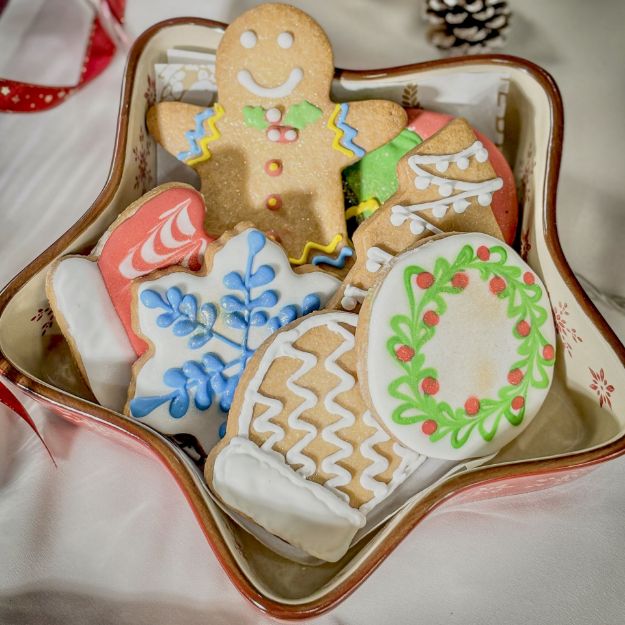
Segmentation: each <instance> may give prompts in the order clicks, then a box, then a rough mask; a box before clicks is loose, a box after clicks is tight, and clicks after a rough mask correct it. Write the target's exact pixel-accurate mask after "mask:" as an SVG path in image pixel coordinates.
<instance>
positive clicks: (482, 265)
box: [356, 232, 556, 460]
mask: <svg viewBox="0 0 625 625" xmlns="http://www.w3.org/2000/svg"><path fill="white" fill-rule="evenodd" d="M359 317H360V319H359V324H358V329H357V332H356V338H357V343H358V377H359V380H360V382H361V387H362V391H363V397H364V398H365V401H366V403H367V404H368V406H369V407H370V408H371V410H372V412H373V414H374V415H375V416H376V418H377V419H378V421H379V423H380V424H381V425H382V426H383V427H384V428H385V429H386V430H387V431H388V432H389V433H390V434H391V435H392V436H393V437H395V438H396V439H397V440H399V441H401V442H402V443H403V444H404V445H406V446H408V447H410V448H411V449H413V450H415V451H416V452H418V453H421V454H425V455H427V456H429V457H433V458H441V459H446V460H462V459H467V458H473V457H480V456H485V455H487V454H492V453H496V452H497V451H499V450H500V449H501V448H502V447H503V446H504V445H506V444H507V443H509V442H510V441H511V440H512V439H513V438H515V437H516V436H518V435H519V434H520V433H521V432H522V431H523V430H524V429H525V428H526V427H527V426H528V425H529V423H530V422H531V421H532V419H533V418H534V417H535V416H536V414H537V412H538V410H539V408H540V407H541V405H542V403H543V401H544V400H545V398H546V396H547V393H548V391H549V387H550V385H551V380H552V377H553V368H554V364H555V356H556V353H555V347H554V345H555V342H554V341H555V330H554V324H553V316H552V313H551V306H550V305H549V298H548V295H547V291H546V289H545V286H544V284H542V282H541V281H540V278H539V277H538V275H537V274H536V273H535V272H534V271H533V270H532V269H531V268H530V267H529V266H528V265H527V264H526V263H525V262H524V261H523V260H522V259H521V257H520V256H519V255H518V254H517V253H516V252H515V251H514V250H513V249H512V248H511V247H509V246H508V245H506V244H505V243H503V242H502V241H500V240H498V239H495V238H494V237H491V236H488V235H485V234H480V233H475V232H473V233H465V234H442V235H438V236H436V237H432V238H429V239H425V240H424V241H422V242H420V243H418V244H417V246H416V247H415V248H414V249H412V250H409V251H407V252H404V253H402V254H399V255H398V256H396V257H395V258H394V259H393V260H392V261H391V262H390V263H389V264H388V265H387V266H386V267H384V268H383V269H381V271H380V272H379V275H378V278H377V280H376V282H375V284H374V285H373V286H372V288H371V289H370V291H369V294H368V295H367V297H366V299H365V301H364V304H363V306H362V309H361V311H360V315H359Z"/></svg>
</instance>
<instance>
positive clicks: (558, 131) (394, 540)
mask: <svg viewBox="0 0 625 625" xmlns="http://www.w3.org/2000/svg"><path fill="white" fill-rule="evenodd" d="M183 24H195V25H199V26H204V27H209V28H215V29H222V30H223V29H224V28H225V27H226V24H223V23H221V22H216V21H212V20H207V19H201V18H184V17H182V18H175V19H170V20H166V21H163V22H160V23H158V24H155V25H154V26H152V27H150V28H149V29H148V30H146V31H145V32H144V33H143V34H142V35H141V36H140V37H139V38H138V39H137V40H136V41H135V43H134V45H133V46H132V49H131V51H130V53H129V57H128V61H127V65H126V70H125V73H124V81H123V88H122V97H121V106H120V109H119V117H118V123H117V136H116V139H115V150H114V154H113V161H112V165H111V169H110V172H109V176H108V179H107V181H106V184H105V186H104V188H103V189H102V191H101V192H100V194H99V195H98V197H97V199H96V200H95V202H94V203H93V205H92V206H91V207H90V208H89V210H88V211H87V212H86V213H85V214H84V215H83V216H82V217H81V218H80V219H79V220H78V221H77V222H76V223H75V224H74V225H73V226H72V227H71V228H70V229H69V230H68V231H67V232H66V233H65V234H63V235H62V236H61V237H60V238H59V239H58V240H57V241H56V242H55V243H53V244H52V245H51V246H50V247H48V249H46V250H45V251H44V252H43V253H42V254H40V255H39V256H38V257H37V258H36V259H35V260H34V261H33V262H32V263H30V264H29V265H28V266H27V267H26V268H25V269H23V270H22V271H21V272H20V273H19V274H18V275H17V276H16V277H15V278H13V279H12V280H11V281H10V282H9V283H8V284H7V286H6V287H5V288H4V289H3V290H2V292H1V293H0V315H1V314H2V312H3V311H4V309H5V307H6V306H7V304H8V302H9V301H10V299H11V298H12V297H13V295H14V294H15V293H16V292H17V291H18V290H19V289H20V288H21V287H22V286H23V285H24V284H25V283H26V282H27V281H28V280H29V279H30V278H31V277H32V276H33V275H35V274H36V273H37V272H38V271H40V270H41V269H42V268H43V267H45V266H46V265H47V264H48V263H49V262H50V261H52V260H53V259H54V258H55V257H56V256H58V255H59V254H60V253H61V252H62V251H63V250H64V249H65V248H66V247H67V245H68V244H69V243H70V242H71V241H72V240H73V239H74V238H75V237H76V236H77V235H78V234H80V233H81V232H82V231H83V230H84V228H86V227H87V226H88V225H89V224H90V223H91V222H92V221H93V220H94V219H95V218H96V216H97V215H99V214H100V212H102V210H104V208H105V207H106V206H107V205H108V203H109V202H110V201H111V200H112V198H113V195H114V193H115V191H116V189H117V187H118V185H119V182H120V180H121V175H122V171H123V167H124V160H125V152H126V142H127V135H126V133H127V130H128V113H129V107H130V98H131V94H132V88H133V84H134V80H135V71H136V67H137V63H138V60H139V57H140V55H141V53H142V52H143V49H144V47H145V45H146V43H147V42H148V41H149V40H150V39H151V38H152V37H153V36H154V35H155V33H157V32H158V31H160V30H162V29H164V28H168V27H170V26H178V25H183ZM467 59H468V60H471V61H473V62H476V63H480V64H487V65H497V66H501V67H502V68H506V67H516V68H521V69H523V70H524V71H525V72H527V73H528V74H530V75H531V76H532V77H533V78H534V79H535V80H536V81H537V82H538V83H539V84H540V85H541V86H542V88H543V89H544V90H545V92H546V93H547V96H548V99H549V103H550V109H551V110H550V112H551V116H552V133H551V136H550V138H549V146H548V155H547V163H546V184H545V190H544V197H543V203H544V204H545V207H546V210H545V214H544V221H543V230H544V235H545V239H546V244H547V248H548V250H549V253H550V255H551V257H552V259H553V261H554V263H555V265H556V268H557V270H558V272H559V274H560V276H561V277H562V279H563V280H564V282H565V283H566V285H567V286H568V288H569V289H570V291H571V292H572V294H573V295H574V297H575V299H576V300H577V302H578V304H579V305H580V307H581V308H582V310H583V311H584V313H585V314H586V315H587V316H588V317H589V318H590V320H591V321H592V323H593V324H594V325H595V326H596V327H597V329H598V330H599V332H600V333H601V335H602V337H603V338H604V339H605V340H606V341H607V343H608V344H609V345H610V347H611V348H612V349H613V350H614V352H615V353H616V354H617V355H618V358H619V359H620V361H621V363H622V364H624V365H625V348H624V347H623V345H622V344H621V342H620V341H619V339H618V338H617V337H616V335H615V334H614V332H613V331H612V330H611V328H610V327H609V326H608V324H607V322H606V321H605V320H604V319H603V317H602V316H601V314H600V313H599V311H598V310H597V309H596V308H595V306H594V304H593V303H592V302H591V300H590V299H589V298H588V296H587V295H586V293H585V292H584V291H583V289H582V287H581V286H580V284H579V283H578V281H577V279H576V278H575V276H574V274H573V272H572V270H571V268H570V267H569V265H568V263H567V261H566V259H565V257H564V253H563V251H562V247H561V245H560V241H559V239H558V234H557V224H556V192H557V184H558V174H559V169H560V160H561V154H562V139H563V109H562V100H561V97H560V92H559V90H558V87H557V85H556V83H555V82H554V80H553V78H552V77H551V76H550V75H549V74H548V73H547V72H546V71H545V70H543V69H542V68H540V67H539V66H537V65H535V64H534V63H531V62H530V61H527V60H525V59H522V58H517V57H512V56H507V55H480V56H474V57H463V58H450V59H444V60H436V61H426V62H423V63H416V64H412V65H403V66H400V67H392V68H385V69H379V70H356V71H351V70H341V69H337V71H336V76H337V77H345V78H347V79H350V78H356V79H367V78H380V77H384V76H393V75H398V74H403V73H406V72H412V71H417V70H428V69H433V68H441V67H455V66H462V65H463V64H465V63H466V61H467ZM0 374H2V375H4V376H6V377H7V378H8V379H9V380H11V381H12V382H14V383H15V384H16V385H17V386H19V387H20V388H21V389H22V390H23V391H25V392H26V393H28V394H29V395H31V396H33V397H34V398H35V399H37V400H38V401H40V402H41V403H44V404H45V405H47V406H48V407H51V408H52V409H54V410H56V411H57V412H60V413H62V414H65V416H67V417H68V418H71V419H73V420H76V418H79V419H82V420H84V417H87V419H86V422H87V423H89V422H91V423H92V424H93V425H94V426H96V427H98V426H99V427H105V428H107V429H113V430H116V431H118V432H120V433H122V434H124V435H126V436H128V437H130V438H131V439H133V440H134V441H135V442H137V443H138V444H140V445H141V446H143V447H146V448H147V449H149V451H150V452H151V453H153V454H155V455H156V456H157V458H158V459H159V460H160V461H161V462H162V463H163V464H164V465H165V467H166V468H167V470H168V471H169V472H170V473H171V474H172V476H173V477H174V479H175V480H176V482H177V483H178V485H179V486H180V488H181V490H182V491H183V493H184V495H185V497H186V498H187V501H188V502H189V504H190V506H191V508H192V510H193V513H194V514H195V516H196V518H197V520H198V522H199V523H200V526H201V527H202V530H203V532H204V534H205V536H206V538H207V540H208V542H209V544H210V546H211V548H212V550H213V552H214V553H215V555H216V557H217V559H218V560H219V562H220V564H221V565H222V567H223V568H224V570H225V571H226V574H227V575H228V577H229V578H230V580H231V581H232V582H233V584H234V585H235V587H236V588H237V589H238V590H239V592H241V594H243V596H244V597H246V598H247V599H248V600H249V601H251V602H252V603H253V604H254V605H255V606H256V607H258V608H259V609H261V610H263V611H265V612H267V613H269V614H270V615H272V616H274V617H276V618H280V619H285V620H291V619H304V618H311V617H314V616H319V615H320V614H322V613H324V612H326V611H328V610H329V609H331V608H332V607H334V606H335V605H336V604H337V603H339V602H340V601H342V600H343V599H345V598H346V597H347V596H348V595H350V594H351V593H352V592H353V591H354V590H356V588H358V586H360V584H361V583H362V582H363V581H364V580H365V579H366V578H367V577H368V576H369V575H370V574H371V573H372V572H373V571H374V570H375V569H376V568H377V567H378V565H379V564H380V563H381V562H382V561H383V560H384V559H385V558H386V557H387V556H388V555H389V554H390V553H391V552H392V551H393V550H394V548H395V547H396V546H397V545H398V544H399V543H400V542H401V541H402V540H403V539H404V538H405V537H406V535H407V534H408V533H409V532H410V531H411V530H412V529H413V528H414V527H415V526H416V525H417V524H418V523H419V522H420V521H421V520H423V518H425V516H426V515H428V514H430V513H431V512H432V511H433V510H434V509H436V508H437V507H438V506H440V505H442V504H443V503H445V502H446V501H448V500H450V499H451V498H452V497H454V496H455V495H458V494H459V493H461V492H464V491H467V490H469V489H471V488H474V487H476V486H478V485H483V484H486V483H492V482H496V481H501V480H506V479H515V478H522V477H526V476H530V475H531V476H535V475H540V474H543V473H552V472H564V471H567V470H570V469H574V468H580V467H589V466H591V465H595V464H598V463H600V462H604V461H606V460H609V459H612V458H615V457H617V456H619V455H621V454H623V453H625V434H624V435H622V436H621V437H619V438H618V439H617V440H615V441H612V442H611V443H607V444H605V445H602V446H600V447H597V448H595V449H592V450H590V451H581V452H576V453H573V454H569V455H565V456H561V457H557V458H551V459H545V460H525V461H521V462H517V463H513V464H509V465H504V466H499V467H497V466H488V467H482V468H478V469H475V470H474V471H472V472H469V473H466V474H461V475H459V476H457V477H454V478H453V479H452V480H450V481H449V482H445V483H443V484H441V485H440V486H438V487H437V488H435V489H434V490H433V491H432V492H430V493H429V494H428V495H427V496H426V497H425V498H424V499H423V500H421V501H420V502H419V503H418V504H416V505H415V506H414V507H413V508H412V509H411V510H410V512H409V514H408V515H407V516H406V517H405V518H404V519H403V520H402V521H401V523H400V524H399V525H398V526H397V527H396V528H395V529H394V531H393V532H392V533H391V534H390V535H389V536H388V537H387V538H386V540H385V541H384V543H383V544H381V545H378V547H376V548H375V549H374V550H373V551H372V553H371V554H370V555H369V556H368V557H367V559H366V561H365V562H363V563H362V564H360V565H359V566H358V567H357V568H356V569H355V570H354V571H353V572H352V573H351V574H350V575H349V576H348V577H347V578H345V579H344V580H343V581H342V582H341V583H340V584H339V585H338V586H337V587H335V588H334V589H333V590H331V591H330V592H328V593H326V594H324V595H323V596H321V597H319V598H318V599H316V600H314V601H310V602H308V603H304V604H299V605H291V604H285V603H280V602H277V601H273V600H271V599H269V598H267V597H265V596H264V595H262V594H260V593H259V592H258V590H256V588H254V586H253V585H252V584H251V582H250V581H249V580H248V578H247V577H246V575H245V574H244V572H243V571H242V570H241V569H240V568H239V566H238V564H237V563H236V561H235V560H234V558H233V556H232V554H231V553H230V550H229V549H228V547H227V546H226V544H225V542H224V540H223V539H222V537H221V533H220V531H219V528H218V526H217V524H216V523H215V521H214V519H213V517H212V515H211V513H210V511H209V510H208V508H207V507H206V506H205V505H204V503H203V501H202V496H201V494H200V492H199V490H198V488H197V486H196V485H195V484H194V482H193V480H192V479H191V477H190V475H189V473H188V470H187V468H186V467H185V466H184V464H183V463H182V461H181V459H180V458H179V457H177V455H176V454H175V452H173V451H172V449H171V447H170V444H169V443H167V442H165V441H164V440H163V439H162V438H161V437H160V436H158V435H156V434H154V433H152V432H150V431H148V430H145V429H143V427H140V426H139V425H138V424H137V423H133V422H132V421H131V420H129V419H127V418H125V417H123V416H120V415H118V414H116V413H114V412H112V411H110V410H107V409H105V408H103V407H101V406H98V405H95V404H91V403H89V402H87V401H85V400H82V399H79V398H76V397H73V396H71V395H69V394H67V393H64V392H62V391H59V390H57V389H55V388H52V387H50V386H48V385H46V384H44V383H42V382H40V381H38V380H36V379H33V378H31V377H30V376H28V375H25V374H23V373H21V372H20V371H19V370H18V369H17V368H16V367H14V366H13V365H11V364H10V363H9V361H8V360H7V359H6V357H4V354H3V353H2V352H1V351H0Z"/></svg>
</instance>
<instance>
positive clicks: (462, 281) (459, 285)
mask: <svg viewBox="0 0 625 625" xmlns="http://www.w3.org/2000/svg"><path fill="white" fill-rule="evenodd" d="M468 285H469V276H468V275H467V274H466V273H465V272H464V271H459V272H458V273H457V274H456V275H454V277H453V278H452V279H451V286H453V287H454V288H456V289H466V288H467V286H468Z"/></svg>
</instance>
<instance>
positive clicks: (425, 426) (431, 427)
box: [421, 419, 438, 436]
mask: <svg viewBox="0 0 625 625" xmlns="http://www.w3.org/2000/svg"><path fill="white" fill-rule="evenodd" d="M437 429H438V425H437V424H436V421H433V420H432V419H428V420H427V421H424V422H423V423H422V424H421V431H422V432H423V433H424V434H425V435H426V436H430V435H431V434H434V432H436V430H437Z"/></svg>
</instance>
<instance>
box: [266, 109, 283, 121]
mask: <svg viewBox="0 0 625 625" xmlns="http://www.w3.org/2000/svg"><path fill="white" fill-rule="evenodd" d="M265 117H266V118H267V121H268V122H271V123H272V124H277V123H278V122H279V121H280V120H281V119H282V113H281V112H280V109H277V108H271V109H269V110H268V111H267V112H266V113H265Z"/></svg>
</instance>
